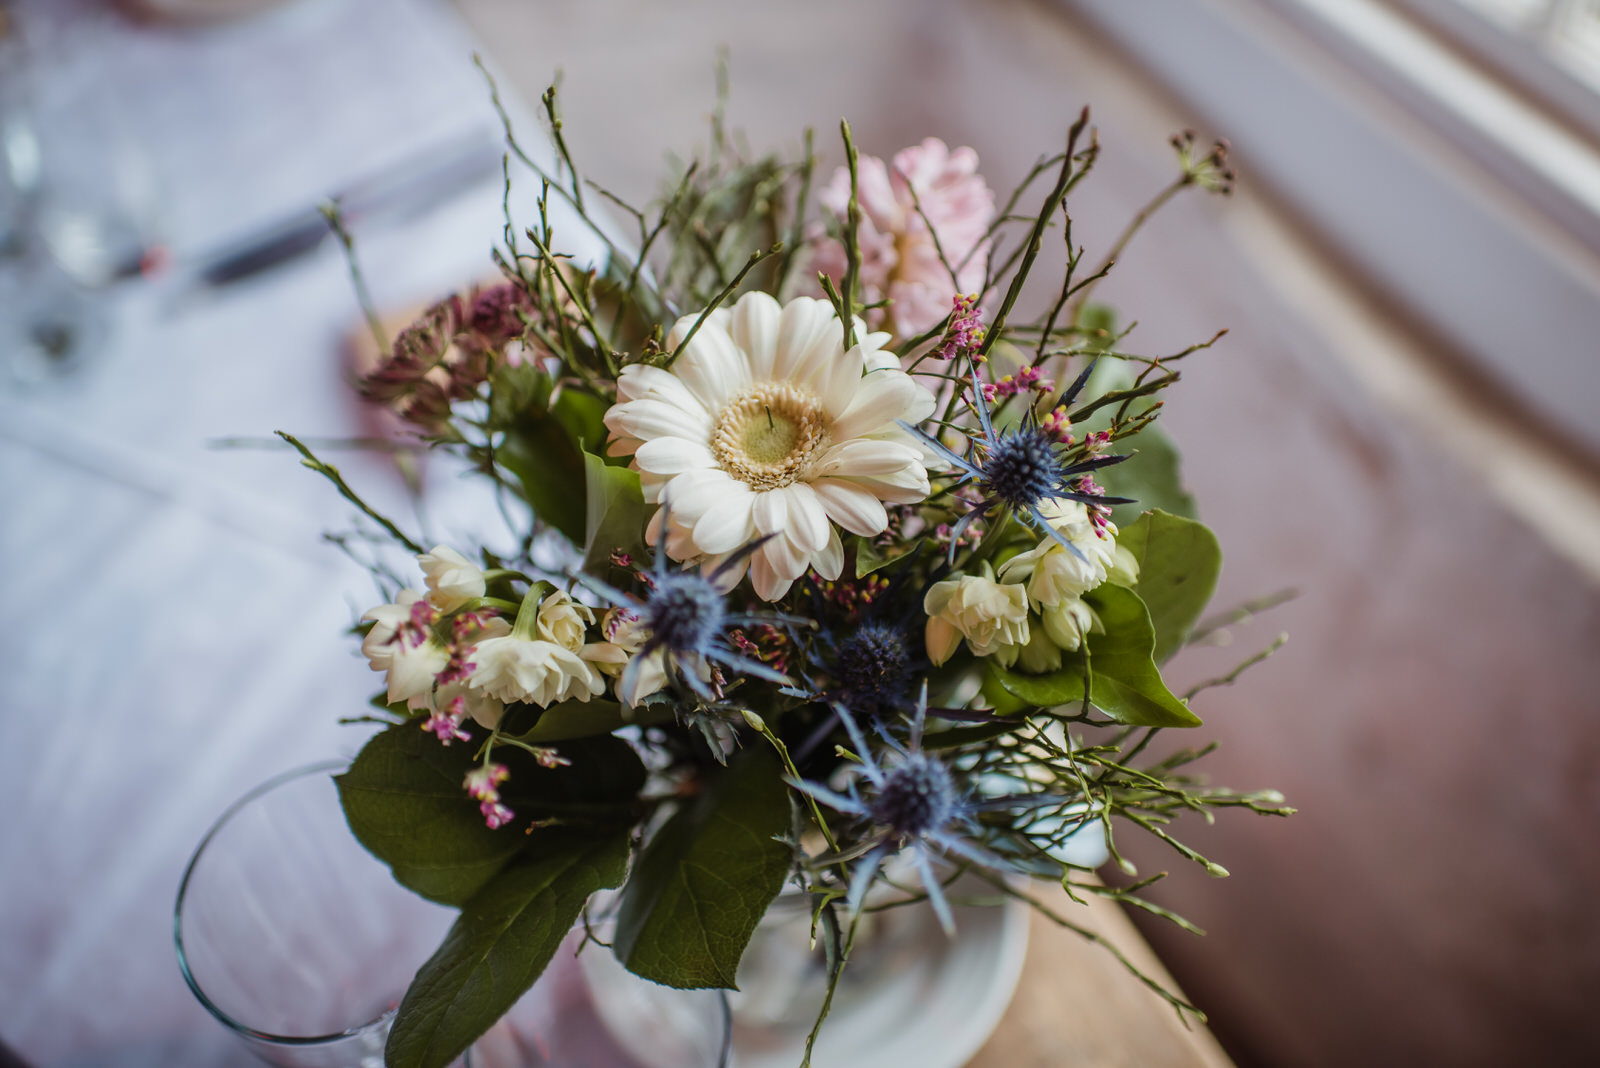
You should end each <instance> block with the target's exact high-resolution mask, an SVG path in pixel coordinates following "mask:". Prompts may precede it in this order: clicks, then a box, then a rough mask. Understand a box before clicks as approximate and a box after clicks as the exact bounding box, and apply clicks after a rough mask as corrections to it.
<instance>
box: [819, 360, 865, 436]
mask: <svg viewBox="0 0 1600 1068" xmlns="http://www.w3.org/2000/svg"><path fill="white" fill-rule="evenodd" d="M861 372H862V365H861V350H860V349H858V348H857V349H851V350H850V351H849V352H848V353H842V354H841V353H839V351H838V350H837V349H834V350H832V352H831V354H830V358H829V359H828V360H827V361H826V362H824V363H823V364H822V365H821V366H819V367H818V369H817V375H816V381H815V384H814V385H813V387H812V388H813V389H814V390H815V392H816V394H817V396H818V397H820V398H821V399H822V410H823V411H824V412H825V413H826V414H827V416H828V418H829V419H837V418H839V416H841V415H843V414H844V413H845V412H846V411H848V410H849V408H850V404H851V401H853V400H854V399H855V395H856V391H857V390H859V389H860V388H861ZM836 436H841V437H842V436H844V435H836Z"/></svg>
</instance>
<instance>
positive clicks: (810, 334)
mask: <svg viewBox="0 0 1600 1068" xmlns="http://www.w3.org/2000/svg"><path fill="white" fill-rule="evenodd" d="M699 318H700V317H699V316H698V315H689V316H685V317H684V318H682V319H680V320H678V323H677V325H676V326H674V327H673V330H672V333H671V335H670V336H669V337H668V340H667V347H668V349H676V348H677V347H678V346H679V345H680V344H682V341H683V339H684V337H685V336H687V334H688V332H689V331H690V330H691V329H692V328H693V327H694V324H695V322H696V321H697V320H698V319H699ZM856 337H857V339H858V344H856V345H855V347H853V348H851V349H849V350H848V351H847V350H846V349H845V347H844V333H843V327H842V326H841V324H840V322H839V319H838V316H837V315H836V314H835V313H834V310H833V308H832V307H831V306H830V305H829V304H827V303H826V302H824V301H820V300H812V299H810V298H808V297H800V298H797V299H795V300H792V301H790V302H789V303H788V304H785V305H781V306H780V305H779V304H778V302H777V301H776V300H774V299H773V298H772V297H770V296H768V295H767V294H765V293H747V294H745V295H744V296H743V297H741V298H739V301H738V303H737V304H735V305H734V306H733V307H732V308H719V309H717V310H716V311H714V312H712V313H711V314H710V315H708V316H706V317H705V321H704V322H702V323H701V324H700V326H699V329H698V330H696V331H695V333H694V336H693V337H692V338H690V339H689V341H688V344H686V345H682V351H680V352H678V355H677V358H676V359H675V360H674V361H673V363H672V364H671V366H670V367H669V368H660V367H649V366H645V365H642V364H634V365H630V366H628V367H624V368H623V369H622V374H621V376H620V377H619V378H618V380H617V404H616V405H614V406H613V407H612V408H611V410H610V411H608V412H607V413H606V416H605V422H606V426H607V428H608V429H609V430H610V431H611V435H612V441H611V445H610V452H611V454H612V455H618V456H632V457H633V463H632V466H633V469H634V470H636V471H638V472H639V477H640V481H641V483H642V484H643V487H644V494H645V499H646V500H647V501H650V502H652V503H656V502H665V503H666V504H668V506H669V507H670V515H671V520H670V525H668V527H667V529H665V530H663V529H662V527H663V524H664V522H665V521H666V514H667V511H668V509H661V510H658V511H657V512H656V515H655V517H654V518H653V519H652V520H651V524H650V527H649V529H648V531H647V537H648V539H649V540H650V542H651V543H652V544H657V545H660V544H663V543H664V544H665V547H666V551H667V553H668V555H670V556H671V557H672V558H673V559H676V560H690V561H697V562H703V563H704V562H710V561H719V560H721V559H723V558H724V557H726V556H727V555H728V554H730V553H732V552H733V551H734V550H736V549H738V548H740V547H741V546H744V545H746V544H747V543H749V542H751V541H754V540H756V539H757V538H760V537H763V536H765V535H772V537H771V538H769V539H768V540H767V541H766V542H764V543H763V544H762V545H761V547H760V548H759V549H757V550H756V551H755V552H754V553H753V554H751V555H750V556H749V557H748V558H747V559H746V560H745V561H741V563H740V564H739V571H738V572H735V573H733V574H732V576H731V578H732V580H733V581H737V579H738V578H740V577H742V573H743V570H744V568H746V567H748V569H749V574H750V579H751V582H752V584H753V585H754V587H755V590H756V593H757V595H758V596H760V597H761V598H763V599H764V600H768V601H775V600H777V599H778V598H780V597H782V596H783V595H784V594H785V593H786V592H788V590H789V587H790V586H791V585H792V584H793V583H794V582H795V581H796V580H797V579H799V578H800V576H802V575H804V574H805V573H806V570H807V569H808V568H814V569H815V570H816V572H817V573H818V574H819V575H821V576H822V577H823V578H825V579H830V580H831V579H836V578H838V577H839V573H840V571H841V569H842V568H843V566H844V545H843V542H842V540H841V539H840V536H839V531H840V530H841V529H842V530H844V531H847V532H849V533H852V534H863V535H868V536H871V535H875V534H880V533H882V532H883V530H884V529H885V528H886V527H887V526H888V522H889V518H888V513H887V511H886V510H885V508H884V505H885V504H886V503H887V504H910V503H914V502H916V501H920V500H922V499H923V498H925V497H926V496H927V495H928V473H927V469H926V467H925V458H924V453H923V452H922V450H921V448H920V447H919V446H918V445H917V444H915V442H914V439H913V438H912V437H911V435H909V434H907V433H906V431H905V430H903V429H902V428H901V427H900V425H899V422H900V421H902V420H903V421H905V422H906V423H910V424H916V423H920V422H922V421H923V420H924V419H927V418H928V417H929V416H930V415H932V414H933V410H934V406H935V401H934V398H933V394H931V393H929V392H928V391H927V390H926V389H925V388H923V387H922V386H921V385H919V384H917V382H916V381H914V380H913V379H912V378H911V376H910V375H908V374H906V373H905V372H904V371H903V370H901V369H900V364H899V360H898V359H897V358H895V356H894V354H893V353H891V352H887V351H884V350H883V345H884V343H885V342H886V341H887V340H888V335H887V334H868V333H866V331H865V329H864V328H858V330H857V332H856Z"/></svg>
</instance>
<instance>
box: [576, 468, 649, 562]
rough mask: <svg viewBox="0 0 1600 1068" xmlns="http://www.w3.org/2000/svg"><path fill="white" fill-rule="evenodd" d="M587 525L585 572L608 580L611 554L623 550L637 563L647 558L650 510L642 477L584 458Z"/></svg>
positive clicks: (623, 469) (634, 472)
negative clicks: (646, 539)
mask: <svg viewBox="0 0 1600 1068" xmlns="http://www.w3.org/2000/svg"><path fill="white" fill-rule="evenodd" d="M583 472H584V480H585V500H586V504H585V522H584V541H583V569H584V570H585V571H587V572H589V573H590V574H592V575H596V576H599V577H601V578H605V577H606V576H607V575H608V573H609V572H610V571H611V570H612V567H611V553H612V551H613V550H616V549H620V550H622V551H623V552H625V553H630V554H632V555H633V556H634V558H635V559H641V558H643V556H644V528H645V524H646V522H648V521H649V519H650V507H649V505H647V504H645V502H644V491H643V490H642V489H641V488H640V485H639V473H638V472H637V471H630V470H628V469H627V468H626V467H612V466H610V465H609V464H607V463H606V462H605V461H604V460H602V459H600V457H598V456H595V455H594V454H593V453H588V452H586V453H584V454H583Z"/></svg>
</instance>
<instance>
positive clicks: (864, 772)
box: [784, 682, 1060, 934]
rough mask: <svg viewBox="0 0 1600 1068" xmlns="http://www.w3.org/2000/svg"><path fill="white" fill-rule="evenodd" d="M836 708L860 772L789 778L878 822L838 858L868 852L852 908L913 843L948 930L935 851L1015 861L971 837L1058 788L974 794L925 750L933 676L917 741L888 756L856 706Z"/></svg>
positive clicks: (915, 723)
mask: <svg viewBox="0 0 1600 1068" xmlns="http://www.w3.org/2000/svg"><path fill="white" fill-rule="evenodd" d="M833 707H834V712H835V713H837V714H838V716H839V719H840V720H841V721H842V722H843V723H844V726H845V730H846V731H847V732H849V735H850V742H851V744H852V745H853V746H854V748H855V753H856V755H857V756H859V757H860V758H861V763H860V765H859V766H858V767H859V772H860V774H859V776H858V777H857V778H856V779H855V780H853V781H852V782H851V783H850V784H849V786H848V787H846V791H847V792H846V793H843V794H841V793H837V792H835V791H833V790H830V789H828V788H827V787H826V786H823V785H821V784H820V783H814V782H809V781H807V780H804V779H793V778H786V779H785V780H784V781H785V782H787V783H788V784H789V785H790V786H792V787H794V788H795V789H796V790H799V791H800V792H802V793H805V794H809V795H810V796H812V797H814V798H816V799H817V800H818V801H820V802H822V803H823V804H825V805H827V806H828V807H829V808H832V809H834V810H836V811H838V812H842V813H844V814H846V815H848V816H854V817H856V818H857V819H859V820H862V821H863V822H865V823H867V824H868V825H869V826H870V828H871V831H870V832H869V833H868V834H867V835H866V837H864V838H863V839H862V840H861V842H860V843H859V844H858V845H857V846H856V847H854V848H852V849H850V850H849V851H847V852H846V853H845V854H843V855H841V856H840V857H838V858H836V859H839V860H845V859H849V858H852V857H857V856H859V857H860V858H861V860H860V863H858V864H857V865H856V868H855V871H854V872H852V873H851V876H850V890H849V894H848V895H847V897H846V903H847V905H848V907H849V909H850V912H851V913H852V914H854V913H856V912H858V911H859V910H860V908H861V903H862V902H863V901H864V900H865V898H866V894H867V889H868V888H869V887H870V886H871V885H872V880H873V878H874V877H875V876H876V875H877V874H878V870H879V868H880V867H882V865H883V862H884V861H885V860H886V859H887V858H889V857H891V856H893V855H894V854H896V853H898V852H900V851H901V850H902V849H910V850H911V851H912V862H913V864H914V865H915V866H916V869H917V875H918V877H919V878H921V880H922V886H923V889H924V890H925V891H927V894H928V901H929V903H930V904H931V905H932V906H933V911H934V914H935V915H937V916H938V917H939V924H940V926H941V927H943V928H944V929H945V932H946V933H947V934H948V933H953V932H954V931H955V919H954V917H953V916H952V915H951V912H950V903H949V901H947V900H946V899H945V896H944V890H943V888H942V887H941V885H940V882H939V879H938V878H937V876H935V874H934V871H933V863H932V858H933V857H934V856H942V855H946V854H951V855H954V856H957V857H960V858H961V859H962V860H966V861H969V862H971V863H973V864H977V865H979V866H981V867H985V868H1004V867H1007V866H1008V863H1007V861H1005V860H1004V859H1003V858H1001V857H999V856H996V855H995V854H993V853H990V852H989V851H988V850H986V849H984V848H983V847H981V846H979V845H977V844H976V843H975V842H972V841H970V840H969V838H970V836H972V835H973V834H976V833H977V831H978V822H977V816H978V814H979V813H980V812H983V811H987V810H990V809H1000V808H1009V807H1014V806H1017V805H1038V804H1049V803H1055V802H1057V801H1059V800H1060V799H1059V798H1057V797H1055V796H1054V795H1050V794H1019V795H1012V796H1007V797H998V798H991V799H987V800H976V801H975V800H973V799H971V798H969V797H968V796H967V795H966V793H965V792H964V791H963V790H962V789H961V787H960V786H959V785H958V784H957V782H956V779H955V777H954V776H953V775H952V774H951V773H950V769H949V767H948V766H946V765H945V764H944V763H943V762H942V761H941V760H939V758H938V757H935V756H931V755H929V754H928V753H925V752H923V750H922V731H923V725H924V724H925V722H926V721H927V716H928V685H927V683H926V682H924V683H923V685H922V693H921V695H920V696H919V697H918V699H917V707H916V712H915V715H914V717H913V719H912V722H911V733H910V738H909V745H907V746H904V747H902V746H900V745H899V744H898V743H896V742H894V741H893V740H892V739H890V740H889V744H888V749H889V751H890V753H891V754H892V755H891V756H890V757H889V758H888V759H887V760H884V759H880V757H879V756H877V755H875V754H874V753H873V752H872V750H871V749H870V748H869V747H868V746H867V740H866V737H865V736H864V735H863V734H862V732H861V728H860V727H859V726H858V725H857V724H856V720H855V717H854V716H852V715H851V714H850V710H849V709H848V708H846V707H845V706H844V705H842V704H835V705H834V706H833ZM862 780H865V782H866V790H865V791H864V792H863V791H862V790H861V789H860V784H861V782H862Z"/></svg>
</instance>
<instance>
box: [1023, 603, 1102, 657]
mask: <svg viewBox="0 0 1600 1068" xmlns="http://www.w3.org/2000/svg"><path fill="white" fill-rule="evenodd" d="M1039 618H1040V621H1041V622H1042V624H1043V630H1044V632H1045V634H1046V635H1048V636H1049V638H1050V640H1051V641H1052V642H1054V643H1055V644H1057V645H1059V646H1060V647H1061V648H1063V649H1065V650H1067V651H1068V652H1073V651H1075V650H1077V649H1078V648H1079V647H1080V646H1082V645H1083V639H1084V637H1085V636H1086V635H1088V634H1090V633H1091V632H1096V633H1098V632H1101V631H1104V629H1105V628H1104V627H1102V626H1101V624H1100V617H1099V616H1097V615H1095V613H1094V609H1092V608H1090V607H1089V606H1088V605H1087V604H1085V603H1084V602H1083V601H1081V600H1079V599H1078V598H1076V597H1073V598H1071V599H1070V600H1064V601H1058V602H1057V603H1055V604H1052V605H1045V606H1044V608H1042V609H1040V611H1039Z"/></svg>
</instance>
